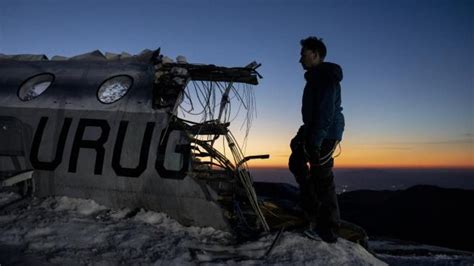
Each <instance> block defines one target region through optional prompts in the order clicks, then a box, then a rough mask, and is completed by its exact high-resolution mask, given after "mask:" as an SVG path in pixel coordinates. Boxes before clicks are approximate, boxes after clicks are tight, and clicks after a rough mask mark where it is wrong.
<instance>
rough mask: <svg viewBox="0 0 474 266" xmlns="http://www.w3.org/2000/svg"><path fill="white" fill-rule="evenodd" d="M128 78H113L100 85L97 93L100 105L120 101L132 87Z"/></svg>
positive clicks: (122, 76)
mask: <svg viewBox="0 0 474 266" xmlns="http://www.w3.org/2000/svg"><path fill="white" fill-rule="evenodd" d="M132 83H133V79H132V78H131V77H130V76H125V75H121V76H115V77H112V78H110V79H108V80H106V81H104V82H103V83H102V85H100V87H99V90H98V91H97V98H98V99H99V101H100V102H102V103H114V102H116V101H118V100H120V99H121V98H122V97H123V96H124V95H125V94H126V93H127V92H128V90H129V89H130V87H132Z"/></svg>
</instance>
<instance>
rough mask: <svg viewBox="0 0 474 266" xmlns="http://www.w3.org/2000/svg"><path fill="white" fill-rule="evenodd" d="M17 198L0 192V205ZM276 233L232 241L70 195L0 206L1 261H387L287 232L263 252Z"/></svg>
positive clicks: (352, 247)
mask: <svg viewBox="0 0 474 266" xmlns="http://www.w3.org/2000/svg"><path fill="white" fill-rule="evenodd" d="M17 198H18V195H16V194H14V193H0V204H3V205H4V206H5V204H7V203H8V202H10V201H12V200H15V199H17ZM274 238H275V234H270V235H262V236H261V237H260V238H258V239H257V240H255V241H250V242H246V243H242V244H239V245H235V244H234V238H233V237H232V235H231V234H229V233H226V232H223V231H219V230H215V229H213V228H209V227H208V228H199V227H184V226H182V225H180V224H179V223H177V222H176V221H174V220H173V219H170V218H169V217H168V216H167V215H166V214H163V213H157V212H153V211H146V210H139V211H132V210H128V209H120V210H114V209H109V208H106V207H104V206H100V205H98V204H97V203H95V202H94V201H92V200H84V199H73V198H68V197H56V198H47V199H33V200H32V201H31V202H28V203H25V204H23V205H17V206H15V207H14V208H8V209H3V210H0V264H1V265H9V264H28V265H50V264H61V265H75V264H91V263H92V264H101V265H116V264H122V263H123V264H158V265H195V264H205V265H206V264H230V265H233V264H234V265H254V264H280V265H289V264H293V265H295V264H300V265H301V264H306V265H316V264H317V265H385V263H383V262H382V261H380V260H378V259H377V258H375V257H374V256H372V255H371V254H370V253H369V252H367V251H366V250H365V249H364V248H362V247H361V246H359V245H356V244H354V243H352V242H349V241H346V240H340V241H339V242H338V243H337V244H327V243H325V242H322V241H314V240H310V239H308V238H305V237H303V236H302V235H300V234H297V233H292V232H284V233H283V234H282V236H281V238H280V241H278V244H277V245H276V246H275V248H274V249H273V251H272V252H271V254H270V255H268V256H266V257H265V256H264V254H265V252H266V251H267V250H268V248H269V246H270V245H271V243H272V241H273V240H274Z"/></svg>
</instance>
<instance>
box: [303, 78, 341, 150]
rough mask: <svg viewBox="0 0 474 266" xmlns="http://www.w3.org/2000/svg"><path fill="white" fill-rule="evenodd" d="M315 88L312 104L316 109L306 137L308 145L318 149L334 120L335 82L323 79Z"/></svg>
mask: <svg viewBox="0 0 474 266" xmlns="http://www.w3.org/2000/svg"><path fill="white" fill-rule="evenodd" d="M315 86H317V91H318V93H317V94H316V97H315V102H314V104H315V107H316V108H315V114H314V116H313V121H312V122H313V123H312V124H311V128H310V130H309V133H310V136H308V137H309V141H310V142H309V143H310V145H312V146H314V147H317V148H320V147H321V144H322V142H323V140H324V138H325V137H326V135H327V132H328V130H329V127H330V126H331V123H332V120H333V119H334V112H335V109H336V107H335V105H334V102H335V100H336V86H337V82H336V81H334V80H331V79H325V80H322V81H320V82H318V83H317V84H315Z"/></svg>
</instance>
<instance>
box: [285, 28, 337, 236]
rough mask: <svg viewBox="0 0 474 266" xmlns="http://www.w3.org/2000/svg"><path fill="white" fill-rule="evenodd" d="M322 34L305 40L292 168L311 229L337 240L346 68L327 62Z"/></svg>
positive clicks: (312, 234)
mask: <svg viewBox="0 0 474 266" xmlns="http://www.w3.org/2000/svg"><path fill="white" fill-rule="evenodd" d="M325 57H326V45H325V44H324V43H323V42H322V39H319V38H316V37H308V38H306V39H303V40H301V58H300V63H301V65H302V66H303V68H304V69H305V70H306V73H305V74H304V77H305V79H306V86H305V87H304V92H303V101H302V107H301V112H302V115H303V125H302V126H301V127H300V129H299V130H298V133H297V134H296V136H295V137H294V138H293V139H292V140H291V144H290V146H291V151H292V153H291V155H290V158H289V168H290V171H291V172H292V173H293V175H294V176H295V178H296V181H297V182H298V184H299V186H300V198H301V206H302V208H303V210H304V212H305V214H306V216H307V218H308V220H309V222H310V228H309V229H308V230H306V231H305V234H307V235H308V236H310V237H316V234H317V235H319V237H320V238H321V239H322V240H323V241H326V242H329V243H334V242H336V241H337V235H336V232H337V230H338V227H339V219H340V217H339V206H338V203H337V196H336V187H335V184H334V174H333V171H332V168H333V166H334V159H333V158H332V154H333V152H334V150H335V148H336V146H337V144H338V143H339V142H340V141H341V140H342V133H343V131H344V115H343V114H342V106H341V87H340V85H339V82H340V81H341V80H342V69H341V67H340V66H339V65H337V64H334V63H329V62H324V58H325Z"/></svg>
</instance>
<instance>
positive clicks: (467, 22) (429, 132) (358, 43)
mask: <svg viewBox="0 0 474 266" xmlns="http://www.w3.org/2000/svg"><path fill="white" fill-rule="evenodd" d="M99 2H100V3H99ZM473 14H474V1H472V0H468V1H462V0H455V1H449V0H433V1H428V0H421V1H385V0H381V1H298V0H295V1H263V0H260V1H131V0H130V1H75V2H73V1H41V3H39V1H18V0H15V1H13V0H12V1H9V0H2V1H1V2H0V53H4V54H17V53H44V54H46V55H48V56H53V55H56V54H60V55H66V56H72V55H76V54H80V53H85V52H88V51H91V50H95V49H100V50H102V51H111V52H122V51H127V52H130V53H138V52H139V51H141V50H143V49H145V48H150V49H154V48H157V47H161V49H162V52H163V53H164V54H165V55H168V56H170V57H172V58H174V57H176V56H177V55H184V56H186V57H187V59H188V61H189V62H195V63H214V64H217V65H224V66H243V65H246V64H247V63H249V62H251V61H253V60H256V61H258V62H260V63H262V64H263V66H262V67H261V68H260V69H259V70H260V72H261V74H262V75H263V76H264V79H263V80H261V83H260V85H259V86H258V87H257V88H256V92H257V93H256V97H257V99H256V100H257V110H258V117H257V120H256V121H255V124H254V127H253V129H252V132H251V134H252V135H251V136H250V141H249V149H250V151H255V152H257V151H259V150H261V151H269V152H270V153H272V155H273V156H274V158H278V157H279V156H281V157H282V158H284V157H285V156H286V155H287V154H288V152H289V151H288V145H287V144H288V140H289V139H290V138H291V136H292V135H293V134H294V132H295V131H296V130H297V128H298V127H299V125H300V123H301V118H300V113H299V112H300V101H301V95H302V89H303V86H304V79H303V71H302V69H301V66H300V65H299V63H298V59H299V49H300V46H299V40H300V39H302V38H304V37H307V36H309V35H317V36H320V37H322V38H323V39H324V40H325V42H326V44H327V46H328V56H327V58H326V60H327V61H333V62H336V63H338V64H340V65H341V66H342V67H343V69H344V74H345V75H344V80H343V82H342V87H343V106H344V113H345V115H346V132H345V136H344V137H345V140H344V143H345V144H344V145H345V147H346V150H345V151H346V157H341V160H342V162H343V164H344V163H347V164H348V165H349V164H351V165H352V164H357V163H360V162H363V161H369V162H371V161H372V162H375V161H376V160H377V158H379V159H380V160H382V159H381V157H380V156H381V155H380V154H382V153H383V152H385V153H383V154H385V155H384V156H386V157H383V156H382V157H383V158H384V159H383V162H384V163H385V164H390V160H392V161H394V160H397V157H398V156H401V157H403V158H408V159H407V160H408V161H403V160H402V164H406V165H408V164H410V163H409V162H410V161H411V162H413V164H415V165H416V164H426V165H428V164H430V163H429V162H427V161H417V160H421V159H420V158H421V157H425V158H428V157H429V158H431V159H430V160H431V161H430V162H431V164H440V165H442V164H443V160H444V162H445V164H446V162H448V164H451V165H452V164H455V162H459V161H462V162H463V163H462V164H461V165H474V159H473V153H474V152H473V151H474V144H473V134H474V133H473V123H474V122H473V119H474V118H473V117H474V111H473V108H474V107H473V105H474V95H473V90H474V88H473V87H474V82H473V77H474V52H473V48H472V47H474V36H473V35H474V18H473V17H474V15H473ZM269 136H271V137H269ZM252 138H254V139H255V142H252ZM392 150H396V151H397V152H400V151H401V150H405V152H406V153H397V152H395V153H391V156H390V155H388V154H386V153H387V152H391V151H392ZM424 152H425V153H430V154H431V153H440V154H441V153H444V154H443V156H444V157H433V156H431V155H430V156H431V157H430V156H425V154H424ZM361 154H364V156H365V157H364V156H361ZM440 156H441V155H440ZM390 158H392V159H390ZM275 160H276V161H274V162H275V163H277V162H279V161H278V160H277V159H275ZM282 160H283V159H282ZM399 163H400V161H399ZM394 165H396V162H395V161H394Z"/></svg>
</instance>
